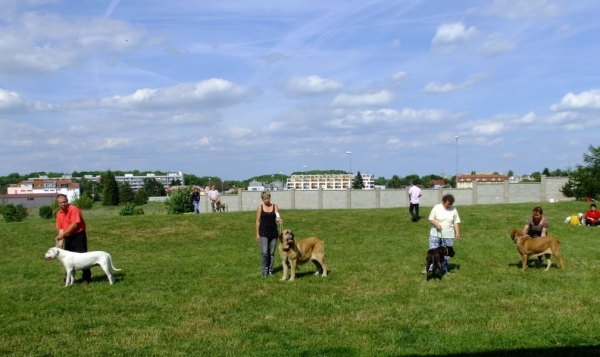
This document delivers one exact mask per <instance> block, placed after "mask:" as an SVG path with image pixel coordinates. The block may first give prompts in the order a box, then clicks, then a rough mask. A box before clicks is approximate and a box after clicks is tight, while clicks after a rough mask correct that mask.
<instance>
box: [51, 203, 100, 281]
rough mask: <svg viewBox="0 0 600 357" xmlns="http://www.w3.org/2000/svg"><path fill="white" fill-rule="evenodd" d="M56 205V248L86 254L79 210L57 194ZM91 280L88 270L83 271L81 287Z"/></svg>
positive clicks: (85, 241)
mask: <svg viewBox="0 0 600 357" xmlns="http://www.w3.org/2000/svg"><path fill="white" fill-rule="evenodd" d="M56 203H58V207H59V208H60V209H59V210H58V212H57V213H56V228H58V235H57V236H56V246H57V247H58V248H63V246H64V249H65V250H68V251H70V252H76V253H86V252H87V235H86V233H85V221H84V220H83V215H82V214H81V210H80V209H79V208H78V207H76V206H73V205H71V204H69V200H68V198H67V196H66V195H64V194H59V195H57V196H56ZM91 278H92V271H91V270H90V269H83V278H82V280H81V284H82V285H87V284H89V282H90V280H91Z"/></svg>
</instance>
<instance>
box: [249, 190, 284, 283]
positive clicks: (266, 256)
mask: <svg viewBox="0 0 600 357" xmlns="http://www.w3.org/2000/svg"><path fill="white" fill-rule="evenodd" d="M260 198H261V199H262V201H263V203H262V204H260V205H259V206H258V208H257V209H256V243H258V244H260V266H261V268H262V276H263V278H264V277H267V276H273V263H274V261H275V245H276V244H277V237H278V236H279V231H278V230H277V223H280V224H281V223H283V220H282V219H281V216H280V215H279V207H277V205H276V204H274V203H271V193H269V192H267V191H264V192H263V193H261V194H260Z"/></svg>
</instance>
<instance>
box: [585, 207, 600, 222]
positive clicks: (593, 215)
mask: <svg viewBox="0 0 600 357" xmlns="http://www.w3.org/2000/svg"><path fill="white" fill-rule="evenodd" d="M588 218H593V219H595V220H599V219H600V211H598V210H597V209H595V210H593V211H592V210H589V211H587V213H586V214H585V219H588Z"/></svg>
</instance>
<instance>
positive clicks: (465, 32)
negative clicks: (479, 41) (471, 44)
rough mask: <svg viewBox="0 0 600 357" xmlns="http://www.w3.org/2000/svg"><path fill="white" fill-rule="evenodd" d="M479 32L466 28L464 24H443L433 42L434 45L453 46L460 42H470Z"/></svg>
mask: <svg viewBox="0 0 600 357" xmlns="http://www.w3.org/2000/svg"><path fill="white" fill-rule="evenodd" d="M478 33H479V31H478V30H477V29H476V28H475V27H474V26H471V27H469V28H466V27H465V25H464V24H463V23H462V22H454V23H451V24H442V25H440V26H438V28H437V32H436V34H435V36H434V37H433V39H432V40H431V42H432V43H433V44H444V45H447V44H452V43H454V42H459V41H468V40H470V39H472V38H474V37H475V36H477V34H478Z"/></svg>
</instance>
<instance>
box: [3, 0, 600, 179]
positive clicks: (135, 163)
mask: <svg viewBox="0 0 600 357" xmlns="http://www.w3.org/2000/svg"><path fill="white" fill-rule="evenodd" d="M599 13H600V2H597V1H553V0H489V1H481V0H477V1H466V0H465V1H452V2H450V1H418V0H406V1H401V0H399V1H389V0H382V1H376V0H372V1H368V0H359V1H352V0H343V1H342V0H328V1H313V0H301V1H294V0H290V1H273V0H271V1H239V0H235V1H230V0H225V1H219V2H213V1H167V2H165V1H154V0H145V1H118V0H112V1H103V0H80V1H66V0H65V1H60V0H0V153H1V154H2V160H1V161H0V175H7V174H9V173H12V172H18V173H21V174H25V173H29V172H34V171H47V172H50V171H51V172H65V173H71V172H73V171H92V170H107V169H111V170H133V169H138V170H159V171H183V172H184V173H190V174H194V175H197V176H218V177H220V178H222V179H236V180H241V179H246V178H249V177H252V176H256V175H262V174H271V173H280V172H283V173H284V174H288V175H289V174H290V173H291V172H294V171H302V170H328V169H338V170H350V166H351V169H352V171H357V170H360V171H361V172H362V173H371V174H373V175H375V176H376V177H380V176H384V177H386V178H390V177H391V176H392V175H399V176H401V177H403V176H407V175H410V174H417V175H420V176H423V175H428V174H441V173H446V174H447V175H449V176H453V175H455V174H456V169H457V160H456V159H457V158H456V153H457V152H458V171H459V172H460V173H468V172H471V171H478V172H493V171H498V172H501V173H506V172H507V171H508V170H513V171H514V172H515V173H516V174H527V173H531V172H534V171H542V170H543V169H544V168H546V167H547V168H549V169H550V170H554V169H566V168H568V167H575V165H577V164H581V161H582V156H583V154H584V153H587V152H588V149H587V148H588V146H589V145H590V144H591V145H595V146H596V145H598V136H599V134H600V116H599V115H600V71H599V70H598V64H599V62H600V45H599V41H600V40H599V39H600V35H599V33H600V32H599V26H600V25H599V23H598V21H597V15H598V14H599ZM456 136H458V139H456ZM348 151H350V152H352V154H351V155H348V154H347V152H348Z"/></svg>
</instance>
